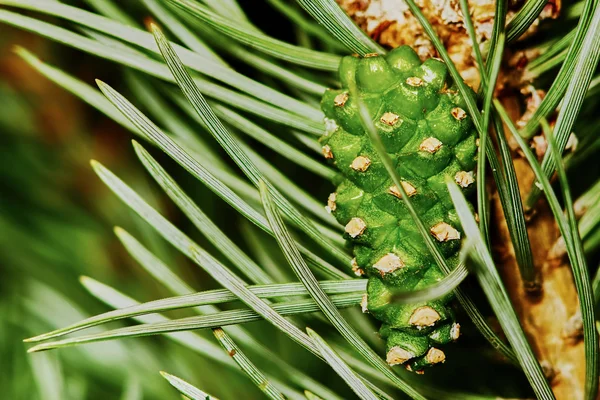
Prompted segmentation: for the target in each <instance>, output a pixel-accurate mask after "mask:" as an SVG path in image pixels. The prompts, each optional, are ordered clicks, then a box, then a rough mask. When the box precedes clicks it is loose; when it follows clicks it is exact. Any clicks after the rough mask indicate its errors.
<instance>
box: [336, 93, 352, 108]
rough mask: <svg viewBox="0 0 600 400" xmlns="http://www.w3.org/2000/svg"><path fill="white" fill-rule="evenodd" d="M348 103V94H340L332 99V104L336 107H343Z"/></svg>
mask: <svg viewBox="0 0 600 400" xmlns="http://www.w3.org/2000/svg"><path fill="white" fill-rule="evenodd" d="M347 101H348V93H346V92H344V93H340V94H338V95H337V96H335V98H334V99H333V104H334V105H335V106H336V107H344V104H346V102H347Z"/></svg>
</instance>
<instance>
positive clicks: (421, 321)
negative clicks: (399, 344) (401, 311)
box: [408, 306, 440, 328]
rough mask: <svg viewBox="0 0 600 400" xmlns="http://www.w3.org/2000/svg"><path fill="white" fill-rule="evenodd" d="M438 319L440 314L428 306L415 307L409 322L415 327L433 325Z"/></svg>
mask: <svg viewBox="0 0 600 400" xmlns="http://www.w3.org/2000/svg"><path fill="white" fill-rule="evenodd" d="M439 320H440V314H439V313H438V312H437V311H435V310H434V309H433V308H431V307H429V306H423V307H419V308H417V309H416V310H415V311H414V312H413V313H412V315H411V316H410V320H409V321H408V323H409V324H411V325H415V326H416V327H421V328H422V327H426V326H433V325H434V324H435V323H436V322H437V321H439Z"/></svg>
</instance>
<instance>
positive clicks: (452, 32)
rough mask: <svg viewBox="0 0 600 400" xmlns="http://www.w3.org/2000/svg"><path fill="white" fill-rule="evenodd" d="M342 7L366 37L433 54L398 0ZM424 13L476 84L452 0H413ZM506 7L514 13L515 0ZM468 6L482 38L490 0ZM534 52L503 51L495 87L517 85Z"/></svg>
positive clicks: (359, 0) (553, 7) (550, 10)
mask: <svg viewBox="0 0 600 400" xmlns="http://www.w3.org/2000/svg"><path fill="white" fill-rule="evenodd" d="M337 1H338V3H339V4H340V6H341V7H342V8H344V9H345V10H346V11H347V12H348V14H349V15H350V16H351V17H352V18H354V20H355V21H356V22H357V23H358V24H359V25H360V27H361V28H363V29H364V30H365V32H367V33H368V34H369V35H370V36H371V37H372V38H374V39H375V40H377V41H378V42H379V43H381V44H382V45H384V46H387V47H398V46H402V45H405V44H407V45H410V46H412V47H413V48H414V49H415V50H416V51H417V53H418V54H419V56H420V57H421V59H422V60H425V59H427V58H429V57H436V56H437V53H436V51H435V48H434V46H433V44H432V43H431V41H430V40H429V38H428V36H427V34H426V33H425V32H424V31H423V28H422V27H421V25H420V24H419V22H418V21H417V19H416V18H415V17H414V16H413V15H412V14H411V12H410V10H409V8H408V6H407V5H406V3H404V1H402V0H337ZM415 3H416V4H417V6H418V7H419V8H420V9H421V11H422V12H423V14H424V15H425V17H427V19H428V20H429V21H430V22H431V24H432V25H433V27H434V29H435V30H436V32H437V34H438V36H439V37H440V38H441V40H442V41H443V42H444V45H445V47H446V49H447V50H448V53H449V55H450V58H451V59H452V61H453V62H454V63H455V64H456V66H457V67H458V69H459V71H460V73H461V75H462V76H463V78H464V79H465V81H466V82H467V83H468V84H469V85H470V86H471V87H473V88H477V87H478V86H479V73H478V69H477V64H476V63H475V61H474V58H473V46H472V42H471V39H470V37H469V34H468V33H467V30H466V28H465V25H464V22H463V14H462V11H461V8H460V3H459V1H458V0H415ZM510 3H511V8H513V9H511V10H510V11H509V14H508V16H507V18H508V19H509V20H510V18H512V16H513V15H514V12H515V11H514V9H518V8H519V6H520V2H518V1H517V2H510ZM468 4H469V10H470V14H471V19H472V20H473V25H474V27H475V34H476V36H477V41H478V43H480V44H482V46H481V47H482V48H483V44H484V43H485V42H486V41H488V40H489V39H490V38H491V34H492V27H493V23H494V10H495V2H494V0H468ZM559 8H560V1H559V0H556V1H553V0H550V1H549V2H548V4H547V6H546V7H545V8H544V11H543V12H542V14H541V15H540V17H539V18H538V20H536V22H535V23H534V24H533V25H532V27H531V28H530V30H529V31H528V32H527V33H526V34H525V36H526V35H530V34H533V33H534V32H535V31H536V30H537V26H538V24H539V21H540V20H543V19H546V18H556V17H557V16H558V13H559ZM535 56H536V52H535V51H530V50H527V51H518V52H510V51H507V52H506V56H505V60H504V63H505V66H506V68H504V69H503V71H502V72H501V74H500V77H499V79H498V82H499V85H498V88H497V90H502V89H504V88H521V87H522V86H524V85H525V84H526V83H527V82H529V80H530V77H528V76H527V74H526V70H525V69H524V66H525V65H526V64H527V61H528V60H530V59H531V58H533V57H535Z"/></svg>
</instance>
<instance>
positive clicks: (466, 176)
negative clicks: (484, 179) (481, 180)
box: [454, 171, 475, 188]
mask: <svg viewBox="0 0 600 400" xmlns="http://www.w3.org/2000/svg"><path fill="white" fill-rule="evenodd" d="M454 181H455V182H456V183H457V184H458V185H459V186H460V187H463V188H467V187H469V186H470V185H471V184H472V183H473V182H475V177H474V176H473V172H467V171H459V172H457V173H456V175H454Z"/></svg>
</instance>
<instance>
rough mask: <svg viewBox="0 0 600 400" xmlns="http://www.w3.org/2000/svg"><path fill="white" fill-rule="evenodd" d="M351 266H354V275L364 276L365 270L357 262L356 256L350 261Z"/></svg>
mask: <svg viewBox="0 0 600 400" xmlns="http://www.w3.org/2000/svg"><path fill="white" fill-rule="evenodd" d="M350 266H351V267H352V271H353V272H354V275H356V276H363V275H364V274H365V271H364V270H363V269H362V268H361V267H360V266H359V265H358V263H357V262H356V258H353V259H352V261H350Z"/></svg>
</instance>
